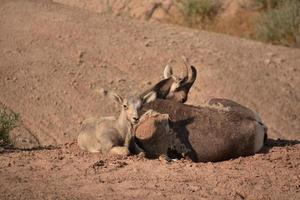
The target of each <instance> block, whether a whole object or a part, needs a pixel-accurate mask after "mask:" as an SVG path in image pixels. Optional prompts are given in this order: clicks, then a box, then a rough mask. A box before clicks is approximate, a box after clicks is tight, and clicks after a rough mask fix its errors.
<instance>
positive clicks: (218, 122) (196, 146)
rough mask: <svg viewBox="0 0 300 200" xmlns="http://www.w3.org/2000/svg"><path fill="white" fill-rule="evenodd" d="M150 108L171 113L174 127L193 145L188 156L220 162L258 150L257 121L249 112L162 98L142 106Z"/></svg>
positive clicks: (188, 143)
mask: <svg viewBox="0 0 300 200" xmlns="http://www.w3.org/2000/svg"><path fill="white" fill-rule="evenodd" d="M149 109H153V110H155V111H157V112H159V113H167V114H169V115H170V119H171V123H170V125H171V128H172V129H173V130H174V131H175V132H176V133H177V134H178V135H179V139H180V140H181V141H182V142H183V143H185V144H186V145H187V147H191V150H192V151H191V152H190V153H189V154H188V155H187V156H188V157H189V158H191V159H192V160H194V161H201V162H208V161H221V160H226V159H230V158H235V157H238V156H246V155H252V154H254V153H255V152H254V137H255V133H256V126H255V120H254V119H251V118H249V114H247V113H243V112H237V111H235V109H233V110H231V109H229V110H228V111H226V110H224V109H217V108H213V107H207V106H200V107H195V106H191V105H184V104H181V103H177V102H174V101H170V100H160V99H157V100H156V101H154V102H151V103H149V104H147V105H145V106H144V108H143V110H144V111H147V110H149ZM137 140H139V139H138V138H137ZM179 153H180V152H179Z"/></svg>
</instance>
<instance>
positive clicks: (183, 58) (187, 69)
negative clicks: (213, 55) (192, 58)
mask: <svg viewBox="0 0 300 200" xmlns="http://www.w3.org/2000/svg"><path fill="white" fill-rule="evenodd" d="M181 58H182V60H183V63H184V65H185V70H184V72H183V73H182V79H188V76H189V65H188V61H187V58H186V57H185V56H182V57H181Z"/></svg>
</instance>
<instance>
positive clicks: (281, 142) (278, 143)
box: [261, 138, 300, 153]
mask: <svg viewBox="0 0 300 200" xmlns="http://www.w3.org/2000/svg"><path fill="white" fill-rule="evenodd" d="M296 144H300V141H298V140H285V139H276V140H274V139H271V138H268V139H267V141H266V142H265V145H264V147H263V149H262V151H261V152H262V153H268V152H269V151H270V150H271V149H272V148H274V147H286V146H294V145H296Z"/></svg>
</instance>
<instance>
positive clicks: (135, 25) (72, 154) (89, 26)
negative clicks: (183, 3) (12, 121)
mask: <svg viewBox="0 0 300 200" xmlns="http://www.w3.org/2000/svg"><path fill="white" fill-rule="evenodd" d="M181 55H185V56H187V57H189V58H190V60H191V62H192V63H193V64H194V65H195V66H196V68H197V70H198V78H197V80H196V82H195V85H194V87H193V88H192V90H191V91H190V92H191V93H190V98H189V100H188V102H187V103H189V104H194V105H199V104H201V103H202V102H203V101H204V100H205V99H207V98H208V97H211V96H214V97H226V98H229V99H233V100H235V101H237V102H239V103H241V104H243V105H246V106H248V107H250V108H252V109H254V110H255V111H257V112H258V113H260V115H261V117H262V119H263V120H264V122H265V123H266V124H267V126H268V127H269V136H270V138H273V139H276V138H281V139H285V140H284V141H269V143H270V144H269V151H266V152H265V153H263V154H257V155H254V156H251V157H247V158H238V159H235V160H230V161H225V162H220V163H190V162H188V161H184V160H180V161H176V162H173V163H171V164H165V163H162V162H160V161H158V160H145V159H139V158H137V157H135V156H131V157H129V158H122V159H118V158H104V157H103V156H101V155H98V154H89V153H84V152H81V151H80V150H79V149H78V147H77V145H76V144H74V143H73V141H74V140H75V138H76V137H77V134H78V131H79V128H80V125H81V123H82V121H83V120H84V119H86V118H88V117H96V116H104V115H112V114H115V113H117V111H118V107H117V106H116V105H115V104H114V103H113V102H110V101H109V100H108V99H106V98H104V97H101V96H100V95H99V94H97V92H96V90H97V89H100V88H106V89H111V90H114V91H116V92H118V93H120V94H121V95H124V96H125V95H128V94H138V93H141V92H142V91H143V90H145V89H147V88H148V87H150V85H151V84H153V83H155V82H156V81H158V80H159V78H160V76H161V74H162V70H163V68H164V66H165V65H166V64H167V63H170V64H171V65H172V66H174V70H175V73H179V74H180V71H181V69H182V67H183V66H182V64H181V63H180V57H181ZM0 60H1V62H0V103H1V104H4V105H5V106H7V107H8V108H10V109H12V110H13V111H15V112H17V113H20V116H21V120H22V121H21V123H20V126H19V127H18V128H17V129H15V130H14V131H13V132H12V137H13V139H14V141H16V143H17V146H18V147H26V148H28V147H35V146H40V145H42V146H48V145H52V147H53V148H50V147H49V148H44V149H43V148H40V149H39V150H30V151H28V150H27V151H25V150H24V151H21V150H16V151H2V152H1V154H0V199H132V198H135V199H137V198H142V197H143V198H145V199H154V198H156V199H157V198H164V199H299V198H300V166H299V165H300V145H299V144H297V143H299V142H297V140H298V141H299V140H300V119H299V117H300V103H299V102H300V88H299V85H300V50H299V49H290V48H285V47H278V46H272V45H266V44H262V43H258V42H254V41H249V40H245V39H240V38H235V37H230V36H225V35H222V34H214V33H208V32H200V31H196V30H192V29H188V28H182V27H178V26H172V25H167V24H160V23H158V22H143V21H135V20H133V19H130V18H126V17H124V16H122V17H114V16H112V15H109V14H99V13H93V12H91V11H87V10H81V9H79V8H74V7H68V6H67V5H62V4H59V3H53V2H52V1H47V0H1V1H0ZM292 140H295V141H293V142H292Z"/></svg>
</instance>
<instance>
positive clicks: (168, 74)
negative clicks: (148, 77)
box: [142, 57, 197, 103]
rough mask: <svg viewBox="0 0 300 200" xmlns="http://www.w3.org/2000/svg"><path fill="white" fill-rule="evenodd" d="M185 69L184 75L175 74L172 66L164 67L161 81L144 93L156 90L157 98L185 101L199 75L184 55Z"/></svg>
mask: <svg viewBox="0 0 300 200" xmlns="http://www.w3.org/2000/svg"><path fill="white" fill-rule="evenodd" d="M183 62H184V64H185V70H184V73H183V77H178V76H175V75H173V70H172V68H171V67H170V66H169V65H167V66H166V67H165V69H164V79H163V80H161V81H159V82H158V83H157V84H155V85H154V86H153V87H151V88H150V89H148V90H146V91H145V92H144V93H142V95H145V94H148V93H149V92H155V94H156V98H157V99H169V100H172V101H176V102H181V103H184V102H186V100H187V98H188V93H189V91H190V89H191V87H192V85H193V84H194V82H195V80H196V77H197V70H196V68H195V67H194V66H192V65H190V64H189V61H188V59H187V58H185V57H183Z"/></svg>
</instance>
